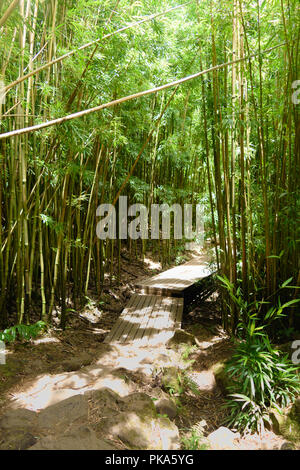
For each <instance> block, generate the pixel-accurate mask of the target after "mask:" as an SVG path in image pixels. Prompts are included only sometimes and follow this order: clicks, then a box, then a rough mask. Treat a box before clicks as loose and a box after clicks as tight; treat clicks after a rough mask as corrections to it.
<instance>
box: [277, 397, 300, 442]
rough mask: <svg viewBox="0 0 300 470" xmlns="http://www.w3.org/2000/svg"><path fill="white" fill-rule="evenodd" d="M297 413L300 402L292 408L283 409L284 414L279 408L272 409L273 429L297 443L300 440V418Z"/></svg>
mask: <svg viewBox="0 0 300 470" xmlns="http://www.w3.org/2000/svg"><path fill="white" fill-rule="evenodd" d="M297 413H298V402H296V403H294V405H293V406H292V407H291V409H290V410H285V411H284V410H283V411H282V414H280V413H279V412H278V411H277V410H274V409H272V410H270V417H271V422H272V429H273V431H274V432H275V433H276V434H279V435H282V436H284V437H285V439H287V440H288V441H292V442H296V443H298V442H300V420H299V415H298V414H297Z"/></svg>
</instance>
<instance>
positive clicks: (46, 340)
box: [32, 336, 61, 345]
mask: <svg viewBox="0 0 300 470" xmlns="http://www.w3.org/2000/svg"><path fill="white" fill-rule="evenodd" d="M60 342H61V341H60V340H59V339H58V338H55V337H54V336H51V337H46V338H39V339H35V340H33V341H32V343H33V344H34V345H38V344H49V343H60Z"/></svg>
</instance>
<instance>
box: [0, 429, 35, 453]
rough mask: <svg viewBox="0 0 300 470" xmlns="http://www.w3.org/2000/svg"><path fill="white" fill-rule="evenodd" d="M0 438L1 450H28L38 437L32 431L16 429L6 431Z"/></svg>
mask: <svg viewBox="0 0 300 470" xmlns="http://www.w3.org/2000/svg"><path fill="white" fill-rule="evenodd" d="M2 437H4V439H1V440H0V450H26V449H28V448H29V447H31V446H33V444H35V443H36V441H37V438H36V437H35V436H34V435H33V434H32V433H30V432H26V431H24V430H21V429H14V430H10V431H7V432H6V433H5V435H4V436H2Z"/></svg>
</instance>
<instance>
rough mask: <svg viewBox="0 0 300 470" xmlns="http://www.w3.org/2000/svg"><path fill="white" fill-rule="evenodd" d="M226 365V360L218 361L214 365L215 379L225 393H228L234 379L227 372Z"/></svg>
mask: <svg viewBox="0 0 300 470" xmlns="http://www.w3.org/2000/svg"><path fill="white" fill-rule="evenodd" d="M225 367H226V363H225V362H217V363H216V364H214V365H213V367H212V372H213V374H214V376H215V381H216V383H217V385H218V386H219V387H220V389H221V390H222V392H223V393H226V392H227V390H228V388H229V387H230V385H232V379H231V378H230V377H229V376H228V374H226V372H225Z"/></svg>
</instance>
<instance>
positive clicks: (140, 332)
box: [132, 295, 161, 346]
mask: <svg viewBox="0 0 300 470" xmlns="http://www.w3.org/2000/svg"><path fill="white" fill-rule="evenodd" d="M151 298H152V301H151V305H150V307H149V310H148V312H147V314H146V315H144V317H143V320H142V322H141V324H140V327H139V328H138V329H137V330H136V332H135V336H134V337H132V340H133V341H134V344H135V345H139V346H141V345H142V344H145V340H143V337H144V335H145V331H146V329H147V328H148V324H149V322H150V320H151V318H152V315H154V314H155V311H156V309H157V308H159V305H158V304H160V302H161V300H160V299H158V298H157V296H155V295H153V296H151Z"/></svg>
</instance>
